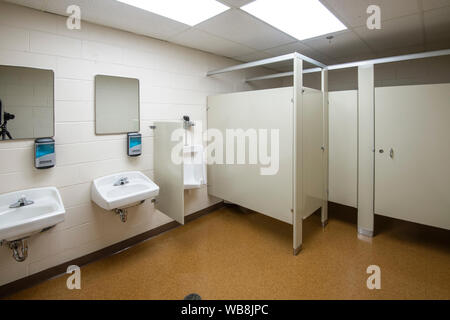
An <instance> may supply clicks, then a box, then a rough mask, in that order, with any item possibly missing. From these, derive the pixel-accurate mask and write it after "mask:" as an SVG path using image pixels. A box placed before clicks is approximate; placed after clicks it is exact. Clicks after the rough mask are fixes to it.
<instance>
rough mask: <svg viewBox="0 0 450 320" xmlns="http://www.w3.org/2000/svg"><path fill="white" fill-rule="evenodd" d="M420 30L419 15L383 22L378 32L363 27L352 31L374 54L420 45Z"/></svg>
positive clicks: (421, 41) (420, 21)
mask: <svg viewBox="0 0 450 320" xmlns="http://www.w3.org/2000/svg"><path fill="white" fill-rule="evenodd" d="M422 30H423V27H422V18H421V15H420V14H417V15H412V16H407V17H403V18H398V19H393V20H389V21H385V22H383V25H382V28H381V29H380V30H369V29H367V28H366V27H365V26H363V27H358V28H355V29H354V31H355V32H356V33H357V34H358V35H359V36H360V37H361V38H362V39H363V40H364V41H365V42H366V43H367V44H368V45H369V46H370V47H371V49H373V51H374V52H376V53H379V52H381V51H384V50H387V49H395V48H401V47H411V46H417V45H422V44H423V31H422Z"/></svg>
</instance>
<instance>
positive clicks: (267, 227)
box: [7, 207, 450, 299]
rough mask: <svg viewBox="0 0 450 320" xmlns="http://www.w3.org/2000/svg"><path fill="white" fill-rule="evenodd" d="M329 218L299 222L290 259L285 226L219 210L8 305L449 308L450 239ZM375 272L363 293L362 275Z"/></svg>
mask: <svg viewBox="0 0 450 320" xmlns="http://www.w3.org/2000/svg"><path fill="white" fill-rule="evenodd" d="M339 211H340V210H330V221H329V224H328V226H327V227H326V228H325V229H322V227H321V225H320V218H319V217H318V216H317V215H315V216H312V217H310V218H309V219H307V220H306V221H305V223H304V227H303V229H304V247H303V248H304V249H303V250H302V251H301V253H300V254H299V255H298V256H293V255H292V227H291V226H289V225H287V224H284V223H282V222H278V221H276V220H273V219H271V218H268V217H266V216H263V215H261V214H256V213H252V212H246V213H244V212H242V211H240V210H239V209H238V208H236V207H225V208H223V209H220V210H218V211H215V212H213V213H212V214H209V215H206V216H203V217H201V218H199V219H196V220H194V221H192V222H190V223H189V224H187V225H185V226H183V227H179V228H176V229H174V230H171V231H169V232H167V233H164V234H162V235H159V236H157V237H155V238H152V239H150V240H149V241H146V242H143V243H141V244H139V245H137V246H135V247H133V248H130V249H128V250H126V251H123V252H120V253H119V254H116V255H113V256H110V257H108V258H105V259H102V260H98V261H96V262H93V263H91V264H89V265H86V266H83V267H82V268H81V272H82V282H81V285H82V289H81V290H73V291H71V290H68V289H67V288H66V279H67V277H68V276H67V275H63V276H61V277H58V278H54V279H51V280H48V281H46V282H43V283H41V284H39V285H37V286H35V287H32V288H29V289H27V290H24V291H21V292H18V293H16V294H14V295H12V296H10V297H7V298H11V299H183V297H184V296H185V295H187V294H189V293H192V292H195V293H198V294H200V295H201V296H202V298H203V299H450V232H449V231H445V230H440V229H434V228H429V227H425V226H420V225H416V224H412V223H407V222H403V221H397V220H392V219H387V218H383V217H377V219H376V230H377V234H376V236H375V237H374V238H373V239H371V240H370V239H359V238H358V236H357V233H356V217H355V216H354V215H352V214H349V213H348V212H347V213H344V212H339ZM372 264H375V265H378V266H380V268H381V290H368V289H367V287H366V280H367V277H368V276H369V275H368V274H366V268H367V267H368V266H369V265H372Z"/></svg>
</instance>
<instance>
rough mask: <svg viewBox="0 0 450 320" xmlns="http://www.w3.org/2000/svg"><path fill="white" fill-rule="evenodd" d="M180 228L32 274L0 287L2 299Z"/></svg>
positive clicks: (140, 237) (208, 210) (169, 225)
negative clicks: (75, 267)
mask: <svg viewBox="0 0 450 320" xmlns="http://www.w3.org/2000/svg"><path fill="white" fill-rule="evenodd" d="M224 206H225V204H224V203H223V202H219V203H217V204H215V205H212V206H210V207H208V208H205V209H203V210H200V211H197V212H195V213H192V214H190V215H188V216H186V217H185V223H188V222H190V221H192V220H195V219H197V218H200V217H201V216H204V215H206V214H209V213H211V212H213V211H216V210H219V209H220V208H222V207H224ZM178 226H180V224H179V223H178V222H176V221H172V222H169V223H166V224H164V225H162V226H159V227H157V228H155V229H152V230H149V231H147V232H144V233H141V234H138V235H137V236H134V237H132V238H129V239H126V240H123V241H121V242H118V243H115V244H113V245H111V246H109V247H106V248H103V249H100V250H98V251H95V252H92V253H89V254H87V255H85V256H82V257H79V258H76V259H73V260H71V261H68V262H64V263H62V264H60V265H57V266H55V267H52V268H49V269H46V270H43V271H40V272H38V273H35V274H32V275H30V276H28V277H25V278H22V279H19V280H16V281H13V282H10V283H7V284H5V285H3V286H1V287H0V297H4V296H7V295H10V294H13V293H15V292H18V291H20V290H23V289H26V288H29V287H32V286H34V285H37V284H39V283H41V282H43V281H45V280H48V279H50V278H53V277H55V276H58V275H62V274H65V273H66V271H67V267H68V266H70V265H77V266H80V267H81V266H83V265H86V264H88V263H91V262H94V261H96V260H99V259H102V258H105V257H108V256H111V255H113V254H115V253H117V252H119V251H122V250H124V249H127V248H130V247H132V246H135V245H137V244H139V243H141V242H143V241H145V240H148V239H150V238H152V237H155V236H157V235H159V234H161V233H164V232H166V231H169V230H171V229H174V228H176V227H178Z"/></svg>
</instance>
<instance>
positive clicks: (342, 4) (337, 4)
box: [322, 0, 428, 27]
mask: <svg viewBox="0 0 450 320" xmlns="http://www.w3.org/2000/svg"><path fill="white" fill-rule="evenodd" d="M426 1H428V0H426ZM322 2H323V3H324V4H325V6H327V7H329V9H330V10H331V11H335V12H336V13H337V14H338V15H339V16H341V17H342V18H343V19H344V20H345V21H343V22H347V23H348V24H349V26H350V27H358V26H365V25H366V23H367V18H368V17H369V14H368V13H367V8H368V7H369V5H378V6H380V8H381V20H382V21H385V20H390V19H393V18H398V17H402V16H407V15H412V14H415V13H419V12H420V8H419V2H418V1H417V0H358V1H355V0H323V1H322ZM333 9H334V10H333Z"/></svg>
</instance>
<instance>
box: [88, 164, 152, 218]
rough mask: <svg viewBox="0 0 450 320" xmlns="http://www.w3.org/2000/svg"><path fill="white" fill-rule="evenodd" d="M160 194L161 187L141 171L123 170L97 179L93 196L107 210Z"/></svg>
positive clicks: (126, 205) (93, 187)
mask: <svg viewBox="0 0 450 320" xmlns="http://www.w3.org/2000/svg"><path fill="white" fill-rule="evenodd" d="M158 194H159V187H158V186H157V185H156V184H155V183H154V182H153V181H152V180H150V179H149V178H148V177H147V176H146V175H144V174H143V173H141V172H139V171H131V172H122V173H117V174H113V175H110V176H106V177H101V178H98V179H95V180H94V181H93V183H92V189H91V198H92V201H94V202H95V203H96V204H97V205H98V206H100V207H101V208H103V209H105V210H115V209H120V208H126V207H128V206H132V205H134V204H138V203H139V202H141V201H144V200H147V199H152V198H154V197H156V196H157V195H158Z"/></svg>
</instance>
